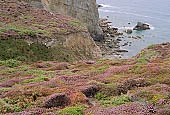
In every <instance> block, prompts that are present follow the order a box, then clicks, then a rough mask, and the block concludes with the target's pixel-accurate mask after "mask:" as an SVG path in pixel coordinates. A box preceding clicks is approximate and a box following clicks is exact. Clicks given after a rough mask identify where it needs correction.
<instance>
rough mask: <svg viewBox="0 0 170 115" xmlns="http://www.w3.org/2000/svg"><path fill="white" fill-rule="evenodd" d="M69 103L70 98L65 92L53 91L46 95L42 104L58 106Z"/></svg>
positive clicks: (44, 105)
mask: <svg viewBox="0 0 170 115" xmlns="http://www.w3.org/2000/svg"><path fill="white" fill-rule="evenodd" d="M69 103H70V99H69V98H68V97H67V95H66V94H65V93H55V94H53V95H50V96H48V97H47V98H46V99H45V101H44V104H43V107H45V108H51V107H58V106H67V105H68V104H69Z"/></svg>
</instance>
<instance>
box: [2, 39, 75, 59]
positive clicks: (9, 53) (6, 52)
mask: <svg viewBox="0 0 170 115" xmlns="http://www.w3.org/2000/svg"><path fill="white" fill-rule="evenodd" d="M9 59H14V60H20V61H27V62H28V61H39V60H44V61H47V60H55V61H67V62H68V61H73V60H74V59H75V56H74V52H73V51H71V50H70V49H67V48H65V47H63V46H62V45H57V46H56V47H52V48H48V47H46V46H45V45H42V44H35V43H34V44H30V45H28V44H27V43H26V42H25V41H24V40H13V39H7V40H0V60H9Z"/></svg>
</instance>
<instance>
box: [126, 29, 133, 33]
mask: <svg viewBox="0 0 170 115" xmlns="http://www.w3.org/2000/svg"><path fill="white" fill-rule="evenodd" d="M125 32H126V33H127V34H131V33H132V32H133V31H132V29H127V30H125Z"/></svg>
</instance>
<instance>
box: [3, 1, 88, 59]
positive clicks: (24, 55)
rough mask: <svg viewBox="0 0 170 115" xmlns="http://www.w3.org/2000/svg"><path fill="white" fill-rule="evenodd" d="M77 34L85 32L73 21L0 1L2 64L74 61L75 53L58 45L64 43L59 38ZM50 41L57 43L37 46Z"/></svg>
mask: <svg viewBox="0 0 170 115" xmlns="http://www.w3.org/2000/svg"><path fill="white" fill-rule="evenodd" d="M78 32H87V29H86V27H84V26H83V25H82V24H81V23H80V22H79V21H78V20H76V19H73V18H71V17H68V16H63V15H60V14H55V15H53V14H50V13H49V12H47V11H45V10H43V9H38V8H34V7H31V6H29V5H28V4H26V3H24V2H16V1H15V0H5V1H4V0H0V44H1V45H0V59H1V60H5V59H11V58H12V59H19V60H25V61H26V60H27V61H38V60H57V61H72V60H76V59H77V57H76V52H74V51H71V50H70V49H69V48H66V47H63V45H60V44H62V43H63V41H64V40H63V39H64V38H62V37H61V36H63V35H68V34H73V33H78ZM51 39H56V40H57V43H58V45H57V46H55V47H53V48H48V47H46V46H45V45H44V43H43V44H41V45H40V44H39V42H42V41H45V40H46V41H47V40H51ZM24 40H27V41H34V44H31V45H29V44H27V43H26V42H25V41H24ZM37 42H38V43H37ZM61 49H62V50H61ZM5 52H6V53H5ZM54 54H55V55H54Z"/></svg>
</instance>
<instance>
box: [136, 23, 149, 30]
mask: <svg viewBox="0 0 170 115" xmlns="http://www.w3.org/2000/svg"><path fill="white" fill-rule="evenodd" d="M148 29H150V26H149V24H146V23H142V22H138V23H137V25H136V26H135V27H134V28H133V30H148Z"/></svg>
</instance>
